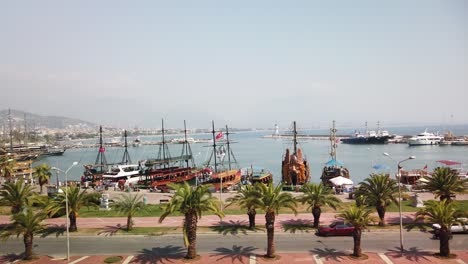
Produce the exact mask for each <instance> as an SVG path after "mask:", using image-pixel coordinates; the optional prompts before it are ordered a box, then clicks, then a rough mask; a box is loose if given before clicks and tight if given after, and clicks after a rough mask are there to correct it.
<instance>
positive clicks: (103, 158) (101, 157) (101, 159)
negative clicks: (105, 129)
mask: <svg viewBox="0 0 468 264" xmlns="http://www.w3.org/2000/svg"><path fill="white" fill-rule="evenodd" d="M105 151H106V149H105V148H104V145H103V142H102V126H99V152H98V155H97V157H96V162H94V164H100V165H101V166H100V168H101V172H103V168H104V166H105V165H107V160H106V156H105V155H104V152H105Z"/></svg>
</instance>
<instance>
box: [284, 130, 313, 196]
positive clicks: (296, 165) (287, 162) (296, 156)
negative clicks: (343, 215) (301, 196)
mask: <svg viewBox="0 0 468 264" xmlns="http://www.w3.org/2000/svg"><path fill="white" fill-rule="evenodd" d="M297 144H298V143H297V130H296V121H294V122H293V152H292V153H290V150H289V148H287V149H286V152H285V154H284V157H283V161H282V165H281V176H282V178H281V182H282V183H283V184H284V185H285V189H291V187H292V186H296V185H303V184H304V183H307V182H309V180H310V167H309V162H308V161H307V159H306V158H305V157H304V156H303V153H302V150H301V149H300V148H298V147H297Z"/></svg>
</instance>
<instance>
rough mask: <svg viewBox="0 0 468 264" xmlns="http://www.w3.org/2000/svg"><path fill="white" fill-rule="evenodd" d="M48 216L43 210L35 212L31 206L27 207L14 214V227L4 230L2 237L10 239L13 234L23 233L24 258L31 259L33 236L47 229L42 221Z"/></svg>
mask: <svg viewBox="0 0 468 264" xmlns="http://www.w3.org/2000/svg"><path fill="white" fill-rule="evenodd" d="M46 217H47V215H46V214H44V213H42V212H37V213H35V212H34V211H33V210H32V209H31V208H25V209H24V210H23V211H21V212H19V213H17V214H14V215H13V216H12V222H13V223H12V227H13V228H12V229H7V230H6V231H3V232H2V234H1V237H2V238H3V239H8V238H9V237H10V236H12V235H16V236H17V237H19V236H20V235H23V242H24V259H27V260H30V259H32V255H33V251H32V250H33V238H34V235H35V234H38V233H40V232H41V231H43V230H44V229H45V225H43V224H42V221H43V220H44V219H45V218H46Z"/></svg>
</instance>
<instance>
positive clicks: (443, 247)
mask: <svg viewBox="0 0 468 264" xmlns="http://www.w3.org/2000/svg"><path fill="white" fill-rule="evenodd" d="M424 205H425V206H426V207H424V208H422V209H420V210H419V211H418V212H417V213H416V220H421V219H422V220H424V221H427V222H429V223H435V224H439V225H440V233H439V240H440V246H439V250H440V252H439V254H440V255H441V256H444V257H448V256H449V255H450V245H449V239H450V236H451V232H450V228H451V226H452V225H453V224H455V223H457V217H459V216H461V215H462V214H463V212H462V211H460V210H458V209H457V207H456V206H455V204H454V203H452V202H450V201H449V200H448V199H446V200H442V201H427V202H425V203H424Z"/></svg>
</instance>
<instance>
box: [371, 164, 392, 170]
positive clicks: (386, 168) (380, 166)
mask: <svg viewBox="0 0 468 264" xmlns="http://www.w3.org/2000/svg"><path fill="white" fill-rule="evenodd" d="M372 168H374V169H375V170H389V169H390V167H388V166H387V165H385V164H376V165H374V166H372Z"/></svg>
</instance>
